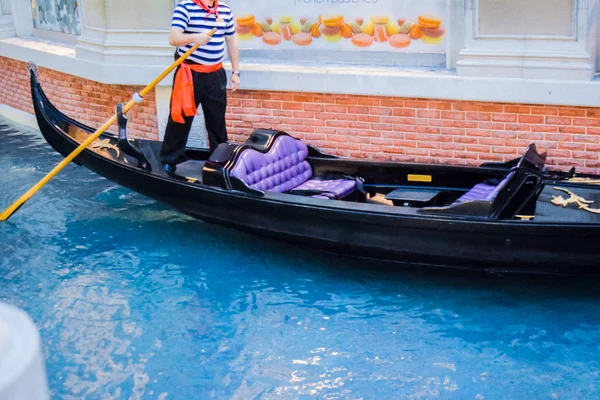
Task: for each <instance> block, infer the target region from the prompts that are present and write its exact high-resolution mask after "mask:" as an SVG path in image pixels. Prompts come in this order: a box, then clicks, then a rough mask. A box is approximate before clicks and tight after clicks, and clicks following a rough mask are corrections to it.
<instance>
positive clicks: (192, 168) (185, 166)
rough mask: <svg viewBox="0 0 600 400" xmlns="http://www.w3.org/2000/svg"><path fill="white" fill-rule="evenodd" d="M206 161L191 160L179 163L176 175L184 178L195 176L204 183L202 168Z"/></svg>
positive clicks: (194, 177)
mask: <svg viewBox="0 0 600 400" xmlns="http://www.w3.org/2000/svg"><path fill="white" fill-rule="evenodd" d="M205 162H206V161H197V160H190V161H186V162H184V163H181V164H178V165H177V170H176V171H175V175H178V176H181V177H183V178H193V179H196V180H197V181H198V182H199V183H202V168H204V163H205Z"/></svg>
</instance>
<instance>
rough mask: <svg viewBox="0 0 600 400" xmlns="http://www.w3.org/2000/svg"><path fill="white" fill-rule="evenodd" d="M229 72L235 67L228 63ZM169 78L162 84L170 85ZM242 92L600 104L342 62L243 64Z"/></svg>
mask: <svg viewBox="0 0 600 400" xmlns="http://www.w3.org/2000/svg"><path fill="white" fill-rule="evenodd" d="M0 54H2V55H3V56H5V57H9V58H13V59H16V60H20V61H34V62H36V63H37V64H38V65H40V66H42V67H46V68H50V69H54V70H57V71H60V72H64V73H67V74H71V75H75V76H79V77H82V78H86V79H91V80H95V81H97V82H100V83H105V84H122V85H146V84H147V83H148V82H150V81H152V80H153V79H154V78H155V77H156V76H157V75H159V74H160V73H161V72H162V71H163V70H164V68H166V64H165V65H163V66H160V65H151V66H147V65H104V64H100V63H93V62H89V61H84V60H78V59H77V58H76V56H75V47H74V46H68V45H64V44H58V43H52V42H48V41H40V40H37V39H34V38H9V39H0ZM225 66H226V69H228V70H230V69H231V66H230V65H229V64H228V63H226V64H225ZM170 85H171V79H170V78H166V79H164V80H163V81H162V82H161V84H160V86H170ZM242 89H248V90H276V91H293V92H309V93H338V94H353V95H364V96H392V97H410V98H426V99H444V100H467V101H487V102H501V103H526V104H552V105H569V106H591V107H598V106H600V80H599V79H597V80H593V81H556V80H543V79H521V78H493V77H467V76H458V75H456V73H455V71H451V70H445V69H439V70H435V69H429V70H427V69H423V68H413V69H411V68H402V69H398V68H394V67H369V66H364V65H355V66H352V65H336V64H319V65H315V64H309V63H305V64H295V65H289V64H282V63H277V62H270V63H265V62H264V60H256V59H255V60H252V59H246V60H242Z"/></svg>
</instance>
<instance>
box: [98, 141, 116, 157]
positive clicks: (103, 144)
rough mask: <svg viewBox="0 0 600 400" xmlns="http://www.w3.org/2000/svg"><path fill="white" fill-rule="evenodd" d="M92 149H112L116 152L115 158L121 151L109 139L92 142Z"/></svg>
mask: <svg viewBox="0 0 600 400" xmlns="http://www.w3.org/2000/svg"><path fill="white" fill-rule="evenodd" d="M91 147H92V149H94V150H114V151H115V152H116V153H117V158H119V156H120V155H121V151H120V150H119V148H118V147H117V146H116V145H114V144H111V143H110V139H104V140H99V141H97V142H94V143H92V146H91Z"/></svg>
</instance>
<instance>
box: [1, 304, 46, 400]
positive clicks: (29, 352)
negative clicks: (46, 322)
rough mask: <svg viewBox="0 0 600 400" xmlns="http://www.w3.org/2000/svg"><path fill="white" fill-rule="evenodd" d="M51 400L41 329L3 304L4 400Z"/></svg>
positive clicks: (18, 311) (2, 382) (2, 391)
mask: <svg viewBox="0 0 600 400" xmlns="http://www.w3.org/2000/svg"><path fill="white" fill-rule="evenodd" d="M49 398H50V396H49V394H48V383H47V380H46V369H45V367H44V356H43V354H42V346H41V343H40V335H39V332H38V330H37V327H36V326H35V324H34V323H33V321H32V320H31V318H29V316H28V315H27V314H26V313H25V312H23V311H21V310H20V309H18V308H15V307H12V306H9V305H7V304H3V303H0V399H3V400H30V399H36V400H47V399H49Z"/></svg>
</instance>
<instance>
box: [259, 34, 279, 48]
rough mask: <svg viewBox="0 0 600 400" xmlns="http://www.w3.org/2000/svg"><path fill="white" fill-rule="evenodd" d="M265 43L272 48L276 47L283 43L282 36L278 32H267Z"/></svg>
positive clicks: (264, 37)
mask: <svg viewBox="0 0 600 400" xmlns="http://www.w3.org/2000/svg"><path fill="white" fill-rule="evenodd" d="M262 38H263V42H265V43H266V44H268V45H270V46H276V45H278V44H279V43H281V35H280V34H279V33H277V32H265V34H264V35H263V37H262Z"/></svg>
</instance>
